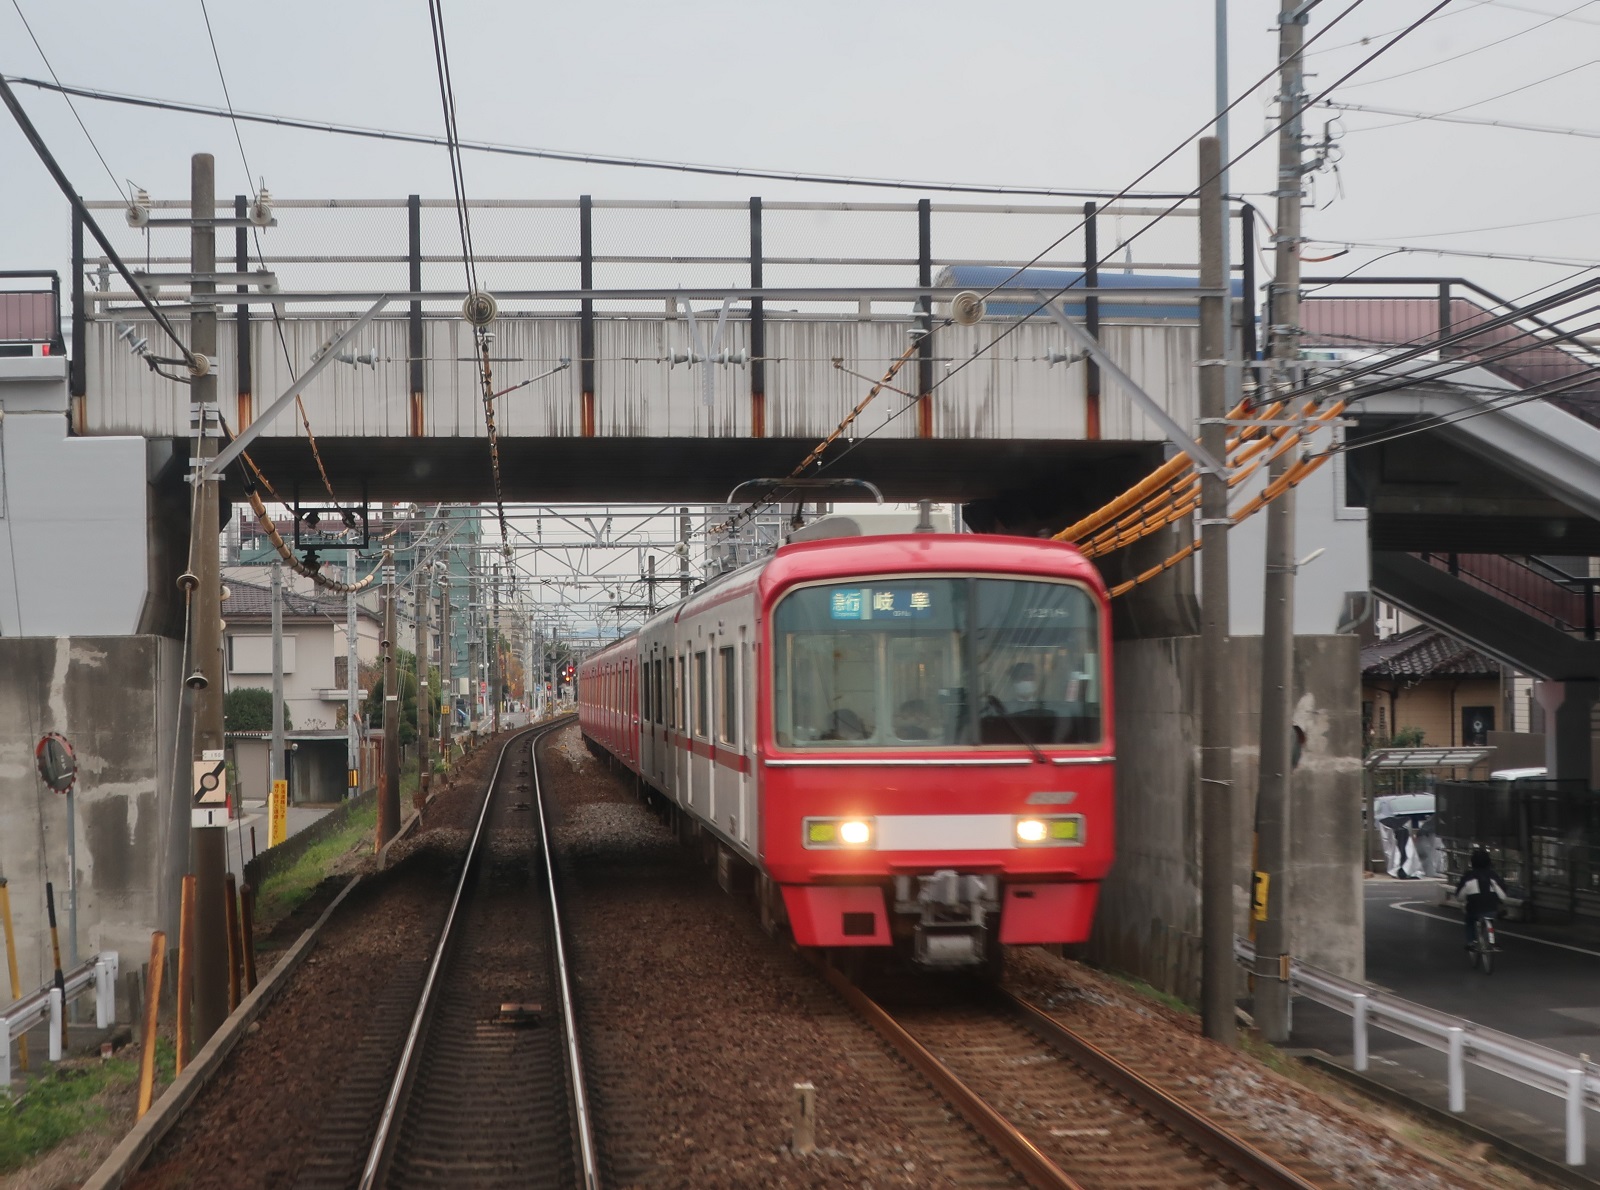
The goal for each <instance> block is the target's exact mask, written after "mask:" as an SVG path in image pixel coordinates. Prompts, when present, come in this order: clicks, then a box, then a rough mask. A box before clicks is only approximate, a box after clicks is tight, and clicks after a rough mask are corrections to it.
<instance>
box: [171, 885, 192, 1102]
mask: <svg viewBox="0 0 1600 1190" xmlns="http://www.w3.org/2000/svg"><path fill="white" fill-rule="evenodd" d="M194 890H195V878H194V876H193V875H188V876H185V877H184V878H183V891H182V893H181V895H180V896H179V898H178V1011H177V1013H176V1016H177V1022H178V1023H177V1033H178V1036H177V1043H176V1049H177V1059H176V1061H175V1063H174V1065H175V1068H176V1073H178V1074H182V1073H183V1068H184V1067H185V1066H187V1065H188V1064H189V1017H190V1013H191V1011H192V1010H193V999H194Z"/></svg>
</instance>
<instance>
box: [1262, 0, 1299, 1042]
mask: <svg viewBox="0 0 1600 1190" xmlns="http://www.w3.org/2000/svg"><path fill="white" fill-rule="evenodd" d="M1307 7H1309V6H1308V5H1306V4H1305V3H1304V2H1303V0H1283V2H1282V7H1281V9H1280V11H1279V14H1278V61H1279V62H1280V63H1281V76H1280V86H1279V93H1278V119H1279V121H1280V127H1279V130H1278V187H1277V197H1278V231H1277V238H1276V241H1275V245H1276V258H1277V259H1276V265H1277V267H1276V269H1275V274H1274V279H1273V282H1272V286H1271V289H1270V293H1271V300H1270V301H1269V303H1268V309H1270V310H1271V311H1272V320H1271V326H1270V327H1269V333H1270V334H1271V336H1272V338H1271V348H1272V372H1271V376H1272V384H1273V386H1274V388H1275V389H1276V392H1277V395H1278V396H1279V397H1282V398H1288V397H1290V395H1291V393H1292V390H1293V389H1294V388H1295V387H1296V385H1297V381H1298V377H1299V371H1300V369H1299V359H1300V243H1301V241H1300V206H1301V203H1302V202H1303V201H1304V200H1305V187H1304V180H1303V179H1304V176H1305V175H1304V168H1303V165H1302V144H1301V114H1302V110H1303V108H1304V105H1305V99H1306V96H1305V85H1304V77H1303V74H1302V67H1303V63H1302V61H1301V46H1302V44H1303V43H1304V41H1305V23H1306V17H1305V11H1304V10H1305V9H1306V8H1307ZM1285 413H1286V414H1288V415H1291V416H1292V413H1291V409H1290V406H1288V405H1286V406H1285ZM1291 461H1292V459H1291V455H1290V452H1287V451H1286V452H1284V453H1283V454H1281V455H1279V456H1278V457H1277V458H1276V459H1274V460H1273V461H1272V463H1271V466H1270V468H1269V470H1268V475H1267V482H1268V483H1271V482H1272V481H1273V480H1275V479H1277V478H1278V477H1279V476H1280V475H1282V474H1283V473H1284V471H1285V470H1286V469H1287V468H1288V466H1289V464H1290V462H1291ZM1266 516H1267V546H1266V579H1265V585H1264V588H1263V590H1264V597H1263V601H1262V622H1261V751H1260V776H1259V782H1258V785H1257V793H1256V823H1255V825H1256V846H1257V864H1258V865H1259V868H1258V871H1257V873H1256V877H1255V879H1256V883H1257V887H1258V889H1259V887H1260V886H1261V885H1262V884H1263V883H1264V884H1265V888H1266V917H1265V918H1264V919H1263V920H1262V921H1261V922H1260V925H1259V928H1258V929H1257V931H1256V967H1255V971H1256V981H1255V1023H1256V1027H1257V1028H1259V1029H1260V1030H1261V1032H1262V1035H1263V1036H1264V1037H1265V1038H1266V1039H1267V1040H1268V1041H1271V1042H1282V1041H1286V1040H1287V1039H1288V1036H1289V979H1288V976H1289V972H1288V959H1289V949H1290V944H1289V930H1288V922H1287V920H1286V918H1287V913H1288V904H1289V898H1288V892H1289V890H1288V888H1287V884H1288V860H1289V792H1290V791H1289V783H1290V777H1289V769H1290V764H1291V759H1292V752H1291V735H1292V733H1293V723H1292V721H1291V720H1292V717H1293V713H1294V572H1295V564H1294V489H1293V488H1290V489H1288V490H1287V491H1285V492H1284V493H1283V494H1282V495H1281V496H1279V497H1278V498H1277V499H1276V500H1274V501H1273V502H1272V503H1271V504H1269V505H1268V506H1267V509H1266ZM1258 895H1259V893H1258Z"/></svg>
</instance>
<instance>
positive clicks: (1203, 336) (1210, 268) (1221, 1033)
mask: <svg viewBox="0 0 1600 1190" xmlns="http://www.w3.org/2000/svg"><path fill="white" fill-rule="evenodd" d="M1221 164H1222V153H1221V148H1220V146H1219V144H1218V143H1217V138H1216V137H1214V136H1207V137H1202V138H1201V140H1200V288H1201V289H1203V290H1206V291H1207V292H1210V291H1214V290H1220V289H1221V288H1222V287H1223V286H1224V285H1226V284H1227V274H1226V273H1225V272H1224V271H1223V269H1224V265H1223V254H1222V250H1221V241H1222V238H1223V236H1224V234H1225V233H1226V231H1227V225H1226V222H1225V221H1224V219H1223V218H1222V216H1221V209H1222V208H1223V206H1224V199H1223V194H1222V172H1221ZM1226 310H1227V305H1226V302H1225V301H1224V299H1223V298H1222V297H1220V296H1218V297H1202V298H1201V299H1200V445H1201V446H1203V447H1204V448H1205V449H1206V452H1207V453H1208V454H1210V455H1211V457H1212V458H1214V459H1226V457H1227V452H1228V427H1227V424H1226V421H1225V419H1226V418H1227V416H1228V403H1227V402H1228V396H1227V374H1226V370H1225V364H1224V362H1223V348H1224V345H1225V343H1226V340H1227V330H1228V328H1227V313H1226ZM1229 525H1230V522H1229V520H1228V477H1227V476H1226V475H1225V474H1221V473H1215V472H1209V473H1207V474H1205V475H1202V476H1201V479H1200V545H1201V549H1200V615H1201V619H1200V675H1201V676H1200V691H1201V707H1200V816H1201V823H1202V827H1201V874H1200V941H1201V952H1202V954H1201V976H1200V1001H1201V1008H1200V1016H1201V1026H1202V1028H1204V1030H1205V1034H1206V1036H1207V1037H1209V1038H1211V1039H1212V1040H1213V1041H1220V1042H1223V1043H1224V1044H1226V1045H1234V1044H1236V1042H1237V1030H1236V1029H1235V1028H1234V1023H1233V1016H1234V1013H1233V1001H1234V993H1235V989H1236V988H1237V986H1238V981H1237V979H1236V977H1235V974H1234V964H1233V747H1232V740H1231V739H1230V738H1229V735H1230V733H1229V731H1228V726H1229V724H1228V714H1229V711H1230V710H1231V708H1232V700H1231V699H1230V698H1229V697H1228V689H1229V682H1228V672H1227V670H1228V651H1229V650H1228V529H1229Z"/></svg>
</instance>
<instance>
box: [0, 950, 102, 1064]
mask: <svg viewBox="0 0 1600 1190" xmlns="http://www.w3.org/2000/svg"><path fill="white" fill-rule="evenodd" d="M63 983H64V985H65V989H66V994H65V995H63V994H62V989H61V988H58V987H56V986H55V984H54V983H53V982H52V983H48V984H46V985H45V986H44V987H42V988H40V989H39V990H38V991H37V992H34V993H33V994H32V995H29V996H24V997H23V998H22V999H20V1000H18V1001H16V1002H15V1003H12V1004H9V1005H7V1006H6V1008H5V1009H4V1010H3V1011H0V1075H4V1078H3V1079H0V1086H5V1085H6V1084H8V1083H9V1082H10V1081H11V1043H12V1042H13V1041H15V1040H16V1039H17V1038H19V1037H22V1036H24V1035H25V1034H27V1033H28V1031H29V1030H31V1029H36V1028H38V1027H39V1026H40V1025H42V1024H44V1023H45V1022H46V1021H48V1022H49V1024H50V1061H52V1062H59V1061H61V1053H62V1050H63V1048H64V1046H63V1044H62V1026H63V1023H64V1018H65V1015H66V1005H67V1004H69V1003H70V1002H72V1001H73V1000H76V999H77V998H78V997H79V996H81V995H83V994H84V993H85V992H87V991H88V990H89V989H90V988H93V989H94V1010H95V1024H96V1025H97V1026H98V1027H99V1028H101V1029H109V1028H110V1027H111V1025H112V1022H113V1021H114V1019H115V1017H116V1007H117V952H116V951H114V950H102V951H101V952H100V953H99V954H97V955H95V957H94V958H92V959H90V960H88V961H87V962H85V963H84V964H83V965H82V966H81V967H78V968H77V969H76V970H74V971H70V972H68V973H67V974H66V976H65V978H64V979H63Z"/></svg>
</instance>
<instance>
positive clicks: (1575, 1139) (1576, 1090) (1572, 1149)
mask: <svg viewBox="0 0 1600 1190" xmlns="http://www.w3.org/2000/svg"><path fill="white" fill-rule="evenodd" d="M1583 1084H1584V1077H1583V1071H1581V1070H1569V1071H1567V1164H1568V1165H1582V1164H1583V1163H1584V1158H1585V1157H1586V1156H1587V1154H1588V1149H1589V1141H1588V1138H1587V1136H1586V1135H1585V1134H1584V1118H1583Z"/></svg>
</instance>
